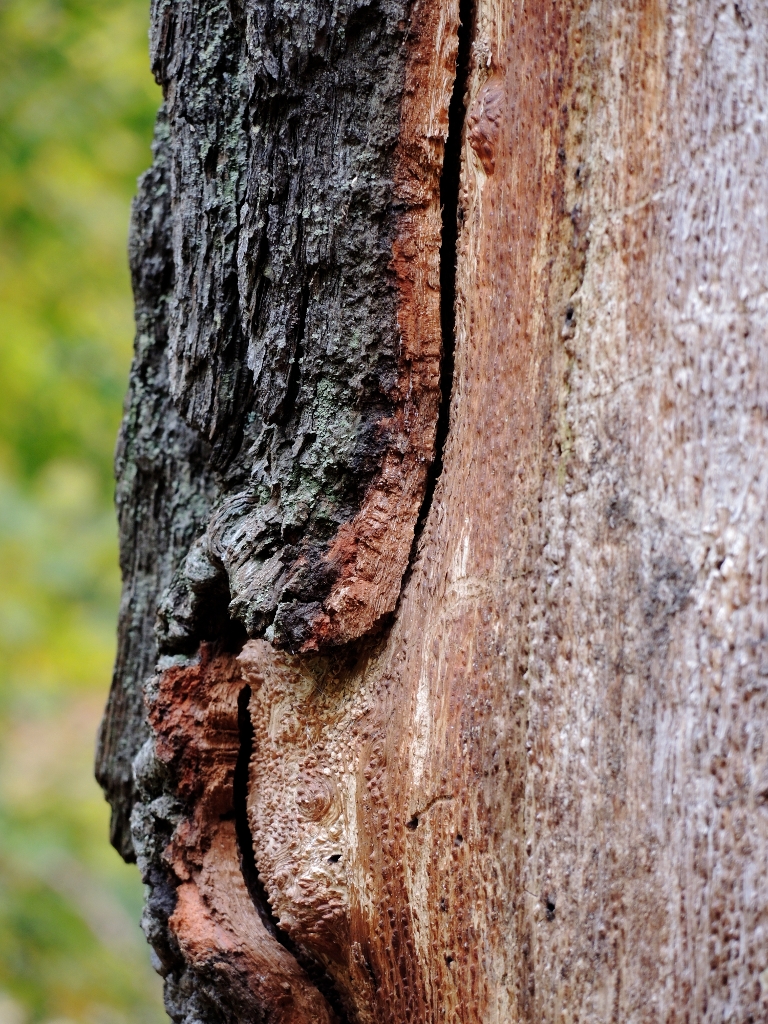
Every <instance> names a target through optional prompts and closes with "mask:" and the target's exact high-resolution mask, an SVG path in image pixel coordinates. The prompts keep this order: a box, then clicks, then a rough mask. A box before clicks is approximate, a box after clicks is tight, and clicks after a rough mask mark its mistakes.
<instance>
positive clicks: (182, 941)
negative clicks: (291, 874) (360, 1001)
mask: <svg viewBox="0 0 768 1024" xmlns="http://www.w3.org/2000/svg"><path fill="white" fill-rule="evenodd" d="M243 685H244V684H243V681H242V677H241V673H240V667H239V665H238V664H237V662H236V661H235V659H234V658H232V657H230V656H227V655H222V656H219V657H212V656H211V654H210V651H209V649H208V648H207V647H206V646H203V648H202V649H201V652H200V662H199V664H197V665H194V666H192V667H186V668H173V669H169V670H168V671H166V672H164V673H163V674H162V675H161V676H160V677H159V679H158V680H157V692H156V696H155V697H154V699H153V701H152V703H151V706H150V707H149V722H150V726H151V727H152V730H153V733H154V738H155V755H156V757H157V758H158V759H159V760H160V761H162V762H163V763H164V764H166V765H167V766H168V768H169V770H170V772H171V773H172V775H173V778H174V780H175V791H176V795H177V796H178V797H179V798H180V799H181V800H183V801H184V803H185V805H186V806H187V808H188V810H189V814H188V817H187V818H185V820H184V821H183V822H182V823H181V824H180V825H179V826H178V827H177V828H176V830H175V832H174V834H173V837H172V839H171V843H170V845H169V847H168V849H167V851H166V854H165V860H166V863H167V866H168V867H169V868H170V870H171V871H172V872H173V875H174V876H175V878H176V879H177V881H178V888H177V890H176V894H177V902H176V909H175V911H174V913H173V915H172V916H171V918H170V921H169V924H170V928H171V931H172V933H173V934H174V936H175V937H176V939H177V941H178V943H179V946H180V948H181V950H182V953H183V954H184V958H185V960H186V961H187V963H188V964H189V965H190V966H191V967H192V968H193V969H195V970H196V971H198V972H200V973H201V974H202V975H203V976H205V977H206V978H207V979H208V980H209V981H212V982H213V984H215V985H216V986H221V988H222V991H225V992H226V993H227V999H228V1001H229V1002H230V1003H231V1005H232V1006H233V1008H235V1009H236V1010H237V1011H238V1012H239V1013H240V1014H241V1019H242V1020H249V1019H256V1020H261V1019H268V1020H270V1021H275V1022H276V1024H277V1022H279V1024H310V1022H311V1024H321V1022H325V1024H332V1022H334V1021H335V1020H336V1018H335V1016H334V1014H333V1013H332V1011H331V1010H330V1008H329V1007H328V1005H327V1003H326V1001H325V999H324V997H323V996H322V995H321V994H320V992H318V990H317V989H316V988H315V986H314V985H313V984H312V982H311V981H310V980H309V978H308V977H307V975H306V973H305V972H304V971H303V970H302V968H301V967H300V966H299V964H298V963H297V962H296V960H295V959H294V957H293V956H292V955H291V954H290V953H289V952H288V951H287V950H286V949H285V948H284V947H283V946H281V945H280V943H279V942H277V941H276V940H275V939H274V938H273V937H272V935H270V934H269V932H268V931H267V930H266V928H265V927H264V925H263V923H262V921H261V918H260V917H259V914H258V913H257V911H256V909H255V907H254V905H253V902H252V900H251V897H250V895H249V893H248V890H247V888H246V886H245V882H244V880H243V875H242V872H241V869H240V856H239V851H238V846H237V837H236V834H235V822H234V806H233V787H234V774H235V764H236V761H237V756H238V752H239V750H240V739H239V732H238V708H237V701H238V696H239V694H240V691H241V690H242V688H243Z"/></svg>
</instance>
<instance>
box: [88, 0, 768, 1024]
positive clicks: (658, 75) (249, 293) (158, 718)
mask: <svg viewBox="0 0 768 1024" xmlns="http://www.w3.org/2000/svg"><path fill="white" fill-rule="evenodd" d="M151 44H152V59H153V66H154V70H155V74H156V75H157V77H158V79H159V81H160V82H161V83H162V85H163V87H164V90H165V103H164V107H163V110H162V111H161V114H160V117H159V120H158V128H157V136H156V142H155V162H154V165H153V167H152V169H151V170H150V171H149V172H148V173H147V174H146V175H145V177H144V178H143V179H142V182H141V187H140V192H139V196H138V198H137V200H136V204H135V208H134V218H133V233H132V241H131V264H132V269H133V280H134V289H135V294H136V308H137V342H136V358H135V361H134V366H133V371H132V376H131V386H130V393H129V397H128V400H127V405H126V415H125V420H124V425H123V430H122V434H121V440H120V444H119V449H118V457H117V471H118V492H117V493H118V510H119V517H120V531H121V545H122V547H121V551H122V568H123V574H124V580H125V588H124V600H123V606H122V611H121V619H120V643H119V652H118V659H117V667H116V672H115V679H114V683H113V689H112V693H111V696H110V702H109V706H108V708H107V713H106V716H105V720H104V725H103V728H102V734H101V737H100V748H99V761H98V772H99V778H100V780H101V781H102V784H103V785H104V787H105V790H106V792H107V794H108V796H109V798H110V800H111V801H112V805H113V810H114V814H113V841H114V842H115V843H116V845H117V846H118V848H119V849H120V850H121V852H122V853H123V855H124V856H126V857H128V858H130V857H132V856H135V857H136V859H137V860H138V863H139V866H140V868H141V871H142V874H143V877H144V879H145V881H146V882H147V883H148V886H149V890H148V892H149V895H148V898H147V909H146V914H145V918H144V925H145V930H146V932H147V935H148V937H149V939H150V941H151V942H152V945H153V947H154V950H155V953H156V955H157V966H158V969H159V970H160V971H161V973H162V974H163V975H164V976H165V978H166V1000H167V1005H168V1009H169V1012H170V1013H171V1015H172V1017H173V1018H174V1019H175V1020H178V1021H187V1022H189V1024H193V1022H194V1024H214V1022H216V1024H218V1022H224V1021H226V1022H229V1021H270V1022H273V1021H274V1022H278V1021H279V1022H286V1024H288V1022H290V1024H303V1022H310V1021H311V1022H331V1021H336V1022H345V1021H346V1022H349V1024H352V1022H355V1024H374V1022H375V1024H393V1022H394V1024H405V1022H438V1021H457V1022H458V1021H461V1022H466V1024H479V1022H481V1021H482V1022H499V1024H507V1022H511V1021H531V1022H536V1024H543V1022H552V1024H555V1022H557V1024H561V1022H562V1024H565V1022H570V1021H573V1022H576V1021H589V1022H590V1024H591V1022H602V1021H605V1022H608V1021H621V1022H624V1021H637V1022H656V1021H658V1022H659V1024H662V1022H664V1024H673V1022H680V1024H682V1022H684V1021H690V1022H712V1024H714V1022H718V1024H720V1022H724V1021H731V1022H734V1024H748V1022H755V1024H756V1022H758V1021H763V1020H766V1019H768V945H767V940H768V871H766V863H767V855H768V741H767V740H766V732H765V730H766V712H767V711H768V647H766V642H767V640H768V531H767V529H766V526H767V521H768V348H767V347H766V341H765V331H766V320H767V318H768V301H767V300H766V296H768V280H766V278H768V228H767V227H766V196H768V124H766V115H765V110H766V104H768V81H766V75H767V74H768V7H766V6H765V5H763V4H758V3H755V2H752V0H739V3H738V4H733V3H721V2H715V0H667V2H664V0H634V2H630V0H627V2H624V3H622V4H616V3H609V2H607V0H583V2H579V0H570V2H565V0H528V2H527V3H523V2H522V0H498V2H491V0H475V6H474V7H472V5H471V0H461V3H460V4H459V2H458V0H371V2H369V3H365V4H363V3H357V2H356V0H337V2H335V3H331V2H330V0H306V2H303V3H302V4H300V5H293V4H291V3H289V2H288V0H229V2H227V0H153V10H152V29H151ZM465 111H466V115H465ZM761 339H762V340H761Z"/></svg>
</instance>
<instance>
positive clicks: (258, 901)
mask: <svg viewBox="0 0 768 1024" xmlns="http://www.w3.org/2000/svg"><path fill="white" fill-rule="evenodd" d="M250 703H251V688H250V686H244V687H243V689H242V690H241V691H240V695H239V697H238V699H237V729H238V734H239V737H240V749H239V750H238V754H237V764H236V765H235V778H234V792H233V805H234V809H235V832H236V834H237V846H238V851H239V854H240V871H241V872H242V875H243V881H244V882H245V887H246V889H247V890H248V895H249V896H250V897H251V901H252V902H253V905H254V907H255V908H256V913H257V914H258V915H259V917H260V918H261V920H262V923H263V925H264V927H265V928H266V929H267V931H268V932H269V933H270V935H272V936H273V937H274V938H275V939H277V941H278V942H279V943H280V944H281V945H282V946H284V947H285V948H286V949H287V950H288V951H289V952H291V953H292V952H293V949H292V946H293V943H292V942H291V940H290V939H289V938H288V936H287V935H286V934H285V932H283V931H281V929H280V925H279V923H278V921H277V918H276V917H275V915H274V914H273V913H272V909H271V907H270V905H269V900H268V899H267V890H266V889H265V887H264V883H263V882H262V880H261V879H260V878H259V870H258V867H257V866H256V858H255V856H254V853H253V838H252V836H251V827H250V825H249V824H248V765H249V764H250V761H251V752H252V750H253V724H252V723H251V715H250V711H249V706H250Z"/></svg>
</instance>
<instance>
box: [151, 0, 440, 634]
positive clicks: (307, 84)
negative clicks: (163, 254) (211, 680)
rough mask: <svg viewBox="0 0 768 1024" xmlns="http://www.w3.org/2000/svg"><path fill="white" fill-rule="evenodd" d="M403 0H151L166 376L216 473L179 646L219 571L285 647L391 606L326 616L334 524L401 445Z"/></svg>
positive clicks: (191, 556)
mask: <svg viewBox="0 0 768 1024" xmlns="http://www.w3.org/2000/svg"><path fill="white" fill-rule="evenodd" d="M407 17H408V7H407V4H406V3H397V2H379V3H376V4H362V3H359V2H354V0H353V2H349V3H344V4H341V5H335V6H334V5H332V4H330V3H328V2H322V0H320V2H316V3H310V4H302V5H301V7H300V8H297V9H294V7H293V6H292V5H290V4H281V3H276V4H273V3H243V4H239V5H235V4H227V3H224V2H220V3H209V4H202V3H200V2H193V0H182V2H178V3H169V2H167V0H166V2H162V3H157V4H155V6H154V9H153V20H152V44H153V45H152V51H153V66H154V70H155V74H156V75H157V77H158V80H159V81H160V82H161V83H162V85H163V87H164V90H165V93H166V105H167V109H168V125H169V131H168V143H167V144H168V159H169V166H170V208H171V209H170V213H171V223H172V251H173V287H172V290H171V292H170V295H169V300H168V314H169V316H168V319H169V323H168V358H169V368H170V395H171V398H172V400H173V405H174V407H175V409H176V410H178V411H179V413H180V414H181V415H182V417H183V419H184V421H185V422H186V423H187V424H189V425H190V426H191V427H192V428H193V429H195V430H197V431H198V432H199V434H200V436H201V437H202V438H204V439H205V441H206V442H207V443H208V444H209V445H210V448H211V457H210V459H209V462H208V464H207V466H206V475H207V476H208V477H209V478H211V479H212V480H214V481H215V485H214V486H215V488H216V498H215V500H214V502H213V506H212V512H211V515H210V518H209V519H208V522H207V525H206V529H205V530H204V531H203V532H201V534H200V535H199V537H198V538H196V541H195V543H194V544H193V545H192V546H191V548H190V550H189V552H188V553H187V555H186V557H185V559H184V561H183V562H182V563H180V564H179V565H178V567H177V570H176V573H175V577H174V580H173V583H172V585H171V587H170V588H169V589H168V590H167V591H166V593H165V595H164V597H163V600H162V603H161V608H160V638H161V643H162V646H163V647H164V648H166V649H175V650H189V649H190V648H192V647H194V646H195V645H196V643H197V641H198V640H199V639H200V638H201V637H203V636H205V635H207V634H208V633H209V631H208V629H207V624H206V618H207V616H208V615H210V610H209V605H210V601H209V600H208V598H209V595H211V594H215V595H219V594H221V593H222V592H226V591H227V590H228V592H229V599H230V604H229V611H230V614H231V615H232V616H233V617H234V618H236V619H238V620H239V621H240V622H241V623H242V625H243V627H244V628H245V630H246V632H247V633H248V634H249V635H251V636H260V635H264V634H266V635H267V637H268V639H270V640H272V641H273V642H274V643H276V644H277V645H279V646H284V647H287V648H289V649H292V650H298V649H302V648H304V649H307V648H310V649H311V648H316V647H317V646H318V645H322V644H327V643H333V642H339V641H341V642H343V641H345V640H348V639H352V638H354V636H355V635H356V634H357V635H359V634H360V633H362V632H365V631H366V630H367V628H368V627H369V626H370V624H371V621H372V620H375V619H376V618H378V617H380V614H381V611H383V612H386V611H390V610H391V605H393V601H392V600H390V602H389V604H390V607H384V608H383V609H381V610H380V609H376V610H375V611H374V613H373V614H372V615H368V616H366V615H363V618H362V621H361V624H360V625H359V626H358V625H357V623H353V624H352V626H351V628H350V627H349V626H348V625H342V626H340V628H334V625H333V624H332V622H331V621H330V620H331V619H332V618H333V617H334V616H338V613H339V611H340V609H339V608H335V609H334V608H331V607H329V605H328V601H327V599H328V598H329V595H330V594H331V591H332V588H333V585H334V583H335V582H336V581H337V580H338V578H339V575H340V574H341V573H342V572H343V565H344V562H345V560H347V561H348V560H349V557H348V556H349V552H348V550H347V549H348V547H349V545H348V544H346V543H345V542H344V541H342V543H341V544H339V543H338V540H339V535H340V530H341V529H342V527H344V525H345V524H350V523H352V522H353V520H354V519H355V516H356V515H357V514H358V513H359V512H360V509H361V506H362V505H363V504H364V501H365V497H366V494H367V493H368V492H369V490H370V488H371V485H372V483H373V482H374V480H375V478H377V477H380V476H381V475H382V472H383V468H384V463H385V460H386V458H387V456H388V454H390V453H391V452H392V451H393V449H394V450H397V449H398V448H402V437H401V434H402V433H403V431H402V430H399V429H398V423H397V412H398V410H400V409H401V408H402V406H403V404H404V397H405V396H404V394H403V388H404V387H406V388H407V387H408V384H409V383H410V378H409V376H408V374H405V375H404V374H403V373H402V366H401V365H400V352H399V350H400V347H401V338H400V331H399V328H398V321H397V287H396V280H395V274H394V273H393V270H392V268H391V261H392V251H393V243H394V238H395V235H396V232H397V228H398V214H399V211H398V209H397V200H396V197H395V195H394V190H393V181H394V168H393V156H394V153H395V148H396V145H397V141H398V132H399V126H400V106H401V99H402V89H403V80H404V65H405V47H404V46H403V41H404V36H405V25H406V21H407ZM421 456H422V461H423V462H424V463H426V462H428V461H429V458H430V457H431V446H428V450H427V451H424V452H422V453H421ZM421 472H422V476H423V475H424V473H425V472H426V465H424V466H423V468H422V470H421ZM334 542H336V543H334ZM353 544H354V542H353ZM353 560H354V555H353ZM404 568H405V565H401V566H400V567H399V572H400V575H402V571H403V570H404ZM395 596H396V595H395ZM363 603H365V598H363ZM377 613H378V614H377ZM342 615H343V612H342ZM352 617H353V618H354V617H355V616H354V613H353V615H352ZM347 618H349V616H347Z"/></svg>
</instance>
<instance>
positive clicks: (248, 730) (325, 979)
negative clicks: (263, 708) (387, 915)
mask: <svg viewBox="0 0 768 1024" xmlns="http://www.w3.org/2000/svg"><path fill="white" fill-rule="evenodd" d="M251 694H252V691H251V687H250V686H244V687H243V688H242V690H241V691H240V694H239V696H238V699H237V729H238V735H239V740H240V746H239V750H238V755H237V763H236V765H235V775H234V784H233V807H234V815H235V833H236V835H237V847H238V853H239V856H240V871H241V873H242V876H243V881H244V882H245V887H246V889H247V890H248V895H249V896H250V897H251V902H252V903H253V906H254V908H255V910H256V913H257V914H258V915H259V918H260V919H261V921H262V923H263V925H264V927H265V928H266V929H267V931H268V932H269V933H270V935H271V936H272V937H273V938H274V939H275V940H276V941H277V942H279V943H280V945H281V946H282V947H283V948H284V949H285V950H286V951H287V952H288V953H290V954H291V956H292V957H294V959H295V960H296V962H297V963H298V964H300V965H301V967H302V968H303V969H304V970H305V971H306V973H307V975H308V977H309V979H310V981H311V982H312V983H313V984H314V985H315V987H316V988H317V990H318V991H319V992H320V993H321V994H322V995H323V997H324V998H325V1000H326V1002H327V1003H328V1005H329V1006H330V1007H331V1009H332V1010H333V1012H334V1013H335V1015H336V1018H337V1020H338V1024H350V1022H349V1018H348V1016H347V1014H346V1012H345V1010H344V1007H343V1006H342V1003H341V1000H340V999H339V993H338V991H337V989H336V986H335V984H334V982H333V979H332V978H331V977H330V975H329V974H328V972H327V971H326V969H325V967H324V966H323V965H322V964H321V963H319V962H318V961H317V960H316V959H315V958H314V957H312V956H311V955H310V954H309V953H308V951H307V950H305V949H303V948H301V947H299V946H298V945H297V943H295V942H294V941H293V940H292V939H291V937H290V935H288V934H287V933H286V932H285V931H284V930H283V929H282V928H281V927H280V922H279V920H278V918H277V916H276V915H275V913H274V911H273V910H272V907H271V906H270V903H269V897H268V895H267V889H266V887H265V885H264V883H263V882H262V880H261V877H260V875H259V867H258V864H257V863H256V857H255V854H254V848H253V835H252V833H251V826H250V823H249V821H248V772H249V766H250V762H251V755H252V753H253V744H254V729H253V722H252V721H251V714H250V703H251Z"/></svg>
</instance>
